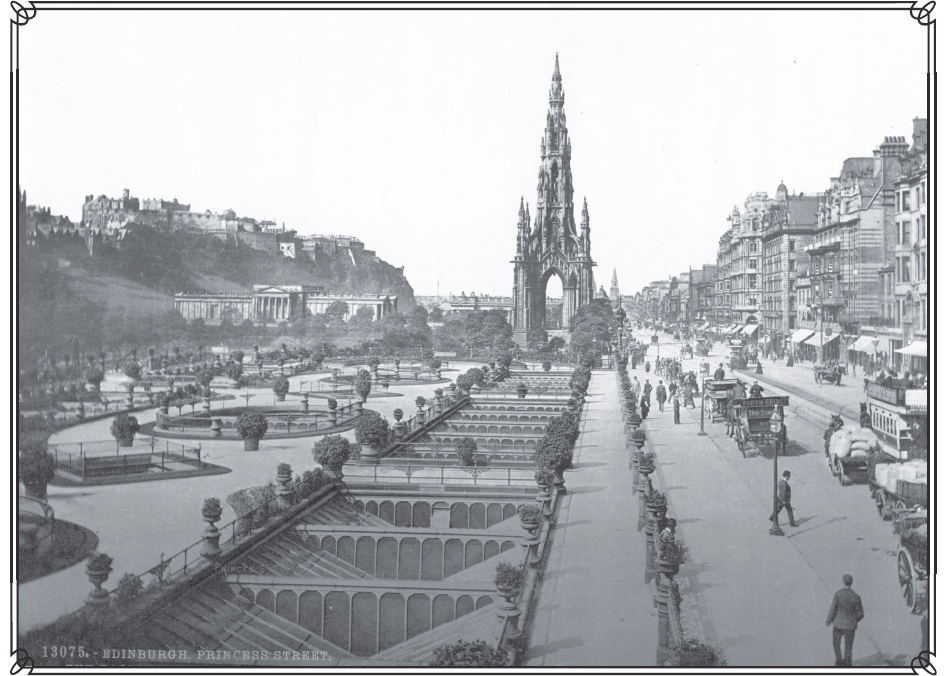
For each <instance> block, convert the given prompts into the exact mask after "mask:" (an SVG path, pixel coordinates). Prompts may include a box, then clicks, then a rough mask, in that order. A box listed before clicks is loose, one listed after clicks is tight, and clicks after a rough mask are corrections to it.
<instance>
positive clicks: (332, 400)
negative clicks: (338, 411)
mask: <svg viewBox="0 0 947 676" xmlns="http://www.w3.org/2000/svg"><path fill="white" fill-rule="evenodd" d="M338 405H339V402H337V401H336V400H335V397H329V398H328V399H326V406H328V407H329V408H336V407H337V406H338Z"/></svg>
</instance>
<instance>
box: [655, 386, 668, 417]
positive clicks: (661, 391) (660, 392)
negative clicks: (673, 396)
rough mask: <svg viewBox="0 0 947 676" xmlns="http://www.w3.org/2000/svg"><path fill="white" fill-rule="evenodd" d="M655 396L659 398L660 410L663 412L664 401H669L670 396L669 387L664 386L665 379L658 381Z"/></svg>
mask: <svg viewBox="0 0 947 676" xmlns="http://www.w3.org/2000/svg"><path fill="white" fill-rule="evenodd" d="M654 396H655V397H656V398H657V400H658V410H659V411H661V412H662V413H663V412H664V402H666V401H667V398H668V391H667V388H665V387H664V381H663V380H659V381H658V388H657V389H656V390H655V391H654Z"/></svg>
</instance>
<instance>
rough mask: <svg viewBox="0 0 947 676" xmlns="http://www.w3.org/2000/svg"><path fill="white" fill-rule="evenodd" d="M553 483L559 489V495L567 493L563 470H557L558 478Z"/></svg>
mask: <svg viewBox="0 0 947 676" xmlns="http://www.w3.org/2000/svg"><path fill="white" fill-rule="evenodd" d="M553 483H554V485H555V486H556V488H557V489H558V490H559V495H565V494H566V480H565V478H564V477H563V476H562V472H556V478H555V479H554V480H553Z"/></svg>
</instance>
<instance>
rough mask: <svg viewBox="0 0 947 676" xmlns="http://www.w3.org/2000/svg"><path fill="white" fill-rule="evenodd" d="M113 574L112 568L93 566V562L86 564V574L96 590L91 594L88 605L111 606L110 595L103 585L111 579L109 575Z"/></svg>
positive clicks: (109, 566)
mask: <svg viewBox="0 0 947 676" xmlns="http://www.w3.org/2000/svg"><path fill="white" fill-rule="evenodd" d="M111 572H112V566H111V565H110V564H109V565H105V566H93V564H92V562H91V561H89V562H87V563H86V567H85V574H86V576H87V577H88V578H89V582H91V583H92V584H93V585H94V586H95V589H93V590H92V591H91V592H90V593H89V598H88V599H86V603H87V604H88V605H90V606H97V607H104V606H107V605H108V604H109V593H108V592H107V591H105V590H104V589H102V585H103V584H104V583H105V581H106V580H108V579H109V573H111Z"/></svg>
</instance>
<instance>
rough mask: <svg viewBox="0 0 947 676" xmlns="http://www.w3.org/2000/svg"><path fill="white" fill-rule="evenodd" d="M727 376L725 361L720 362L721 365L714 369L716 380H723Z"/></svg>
mask: <svg viewBox="0 0 947 676" xmlns="http://www.w3.org/2000/svg"><path fill="white" fill-rule="evenodd" d="M725 377H726V372H725V371H724V370H723V362H720V366H718V367H717V370H716V371H714V380H723V379H724V378H725Z"/></svg>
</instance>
